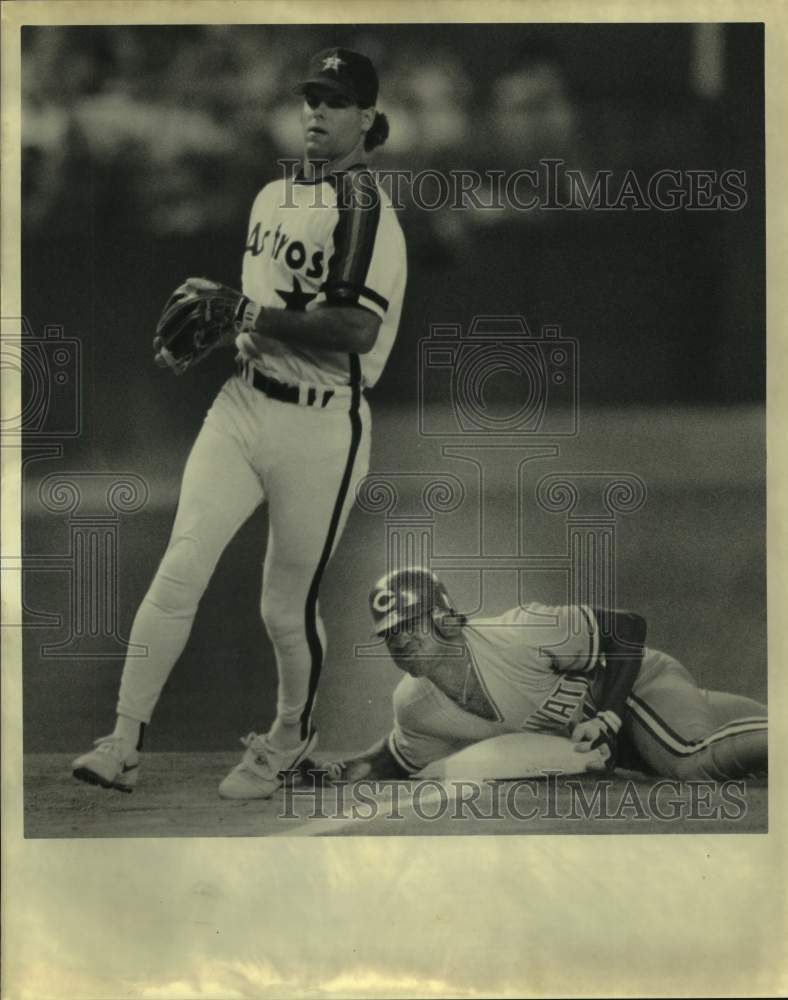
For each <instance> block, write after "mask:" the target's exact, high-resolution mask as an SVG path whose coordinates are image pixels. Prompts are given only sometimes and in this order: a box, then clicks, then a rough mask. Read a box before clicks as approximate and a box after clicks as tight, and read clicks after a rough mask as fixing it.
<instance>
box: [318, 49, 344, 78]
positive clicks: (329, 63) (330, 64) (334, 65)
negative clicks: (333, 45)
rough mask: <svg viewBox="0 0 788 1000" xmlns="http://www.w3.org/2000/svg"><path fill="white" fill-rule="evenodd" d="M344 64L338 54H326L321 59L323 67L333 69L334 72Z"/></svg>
mask: <svg viewBox="0 0 788 1000" xmlns="http://www.w3.org/2000/svg"><path fill="white" fill-rule="evenodd" d="M344 65H345V60H344V59H340V58H339V56H338V55H336V54H334V55H333V56H326V58H325V59H324V60H323V69H333V71H334V72H335V73H338V72H339V67H340V66H344Z"/></svg>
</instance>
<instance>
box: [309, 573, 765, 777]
mask: <svg viewBox="0 0 788 1000" xmlns="http://www.w3.org/2000/svg"><path fill="white" fill-rule="evenodd" d="M370 605H371V610H372V617H373V620H374V622H375V631H376V633H377V634H378V635H380V636H382V637H383V638H384V639H385V642H386V645H387V647H388V650H389V653H390V654H391V657H392V659H393V660H394V663H395V664H396V665H397V666H398V667H399V668H400V670H402V671H404V673H405V674H406V675H407V676H405V677H403V678H402V680H401V681H400V683H399V684H398V685H397V688H396V689H395V691H394V696H393V704H394V726H393V728H392V731H391V733H390V734H389V735H388V736H387V737H384V738H383V739H382V740H380V741H379V742H378V743H376V744H375V745H374V746H373V747H371V748H370V749H369V750H367V751H365V752H364V753H361V754H358V755H357V756H355V757H352V758H349V759H347V760H344V761H333V762H328V763H323V764H318V765H314V764H312V762H311V761H306V762H305V763H304V768H305V769H307V770H308V769H310V768H312V767H315V768H317V769H318V770H324V771H325V772H326V773H327V774H328V776H329V777H331V778H333V779H335V780H336V779H344V780H351V781H352V780H358V779H360V778H369V779H371V780H375V779H380V780H382V779H387V778H388V779H390V778H403V777H408V776H409V775H413V774H416V773H417V772H420V771H424V773H427V774H430V775H432V773H433V770H434V768H433V769H429V768H428V765H434V762H436V761H440V760H441V759H442V758H445V757H447V755H453V754H458V756H457V761H458V762H461V756H460V754H459V753H458V752H461V751H463V749H464V748H466V747H469V746H471V745H473V744H479V743H480V741H485V740H489V741H490V744H489V746H490V747H491V748H493V752H489V753H487V754H486V755H484V757H483V764H482V765H480V766H483V767H486V768H487V769H488V770H487V771H486V772H485V773H484V774H480V775H478V776H479V777H497V776H508V777H518V775H517V774H513V773H510V770H507V769H506V762H505V761H504V762H502V761H500V760H497V759H496V753H495V752H494V748H495V747H496V746H500V747H501V748H502V751H501V752H503V753H504V754H511V753H513V752H514V753H520V752H521V750H522V748H521V747H520V746H519V745H518V746H517V747H513V744H512V742H511V739H512V738H511V737H506V738H504V739H503V740H500V739H499V740H496V739H495V737H499V738H500V737H501V736H502V735H503V734H510V733H521V734H523V738H522V744H523V746H524V747H525V750H526V753H525V757H526V758H527V757H528V752H527V751H528V740H529V739H531V740H532V741H533V744H534V747H535V749H534V750H533V753H532V756H535V757H536V758H539V759H540V760H541V761H542V764H543V766H544V767H550V766H552V765H553V764H555V765H557V766H559V767H560V768H561V769H563V770H570V771H571V770H573V769H572V768H571V766H569V767H567V766H566V759H567V758H566V754H565V752H563V750H562V749H561V747H560V745H559V744H557V743H554V744H551V741H549V740H548V741H547V744H548V749H547V750H542V749H541V746H542V744H540V743H539V740H538V739H537V738H535V734H551V735H552V736H561V737H564V738H566V739H571V741H572V742H573V744H574V749H575V751H577V752H580V753H584V754H588V753H589V752H591V751H594V750H597V749H599V748H600V747H601V748H603V749H604V750H605V753H604V761H605V764H606V767H607V769H612V768H613V767H614V766H615V765H616V763H617V762H618V763H621V764H624V765H625V766H627V767H630V768H635V769H638V770H643V771H646V772H649V773H652V774H658V775H661V776H664V777H669V778H674V779H678V780H690V779H714V780H719V781H724V780H727V779H735V778H741V777H745V776H748V775H753V774H756V775H762V774H764V773H765V772H766V771H767V722H766V706H765V705H762V704H760V703H759V702H756V701H753V700H752V699H750V698H745V697H742V696H740V695H733V694H727V693H724V692H721V691H705V690H702V689H701V688H699V687H698V686H697V684H696V683H695V681H694V680H693V678H692V677H691V675H690V674H689V673H688V671H687V670H686V669H685V668H684V667H683V666H682V665H681V664H680V663H679V662H678V660H675V659H673V658H672V657H670V656H668V655H667V654H665V653H661V652H660V651H659V650H656V649H650V648H648V647H647V646H645V645H644V643H645V639H646V623H645V621H644V620H643V618H642V617H640V616H639V615H636V614H632V613H630V612H622V611H611V610H608V609H605V608H590V607H587V606H585V605H582V606H571V607H559V608H552V607H545V606H544V605H541V604H528V605H527V606H526V607H517V608H513V609H512V610H510V611H507V612H505V613H504V614H502V615H499V616H498V617H497V618H487V619H484V620H482V619H474V620H473V621H468V620H467V619H466V618H465V616H463V615H458V614H457V613H456V612H455V611H454V609H453V607H452V604H451V600H450V598H449V595H448V593H447V592H446V589H445V587H444V586H443V584H442V583H441V582H440V580H439V579H438V578H437V577H436V576H435V574H434V573H432V572H430V571H429V570H428V569H425V568H422V567H414V568H409V569H404V570H399V571H396V572H392V573H389V574H387V575H386V576H384V577H383V578H382V579H381V580H379V581H378V583H377V584H376V585H375V587H374V588H373V590H372V593H371V595H370ZM526 734H534V735H532V736H528V735H526ZM551 745H555V746H557V747H558V753H559V755H560V756H558V757H556V759H555V760H551V754H552V753H553V752H554V751H553V750H551V749H550V746H551ZM465 756H466V757H467V759H468V761H469V762H470V761H471V759H472V758H473V760H474V763H473V765H472V766H473V767H474V768H475V767H476V766H477V764H476V759H477V758H476V756H475V755H473V754H466V755H465ZM478 759H480V760H481V759H482V758H481V756H479V758H478ZM594 763H595V765H596V764H597V762H596V761H595V762H594ZM425 769H426V770H425ZM591 769H594V770H596V769H598V768H597V766H595V767H593V768H591ZM455 770H456V766H455ZM574 770H577V771H581V770H584V768H583V767H577V768H575V769H574ZM435 773H436V774H440V773H441V772H440V768H439V769H438V770H437V771H435ZM466 776H472V775H470V774H469V775H466Z"/></svg>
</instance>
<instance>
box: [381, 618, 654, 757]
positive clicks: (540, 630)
mask: <svg viewBox="0 0 788 1000" xmlns="http://www.w3.org/2000/svg"><path fill="white" fill-rule="evenodd" d="M463 633H464V636H465V639H466V642H467V645H468V650H469V653H470V657H471V664H472V665H471V669H472V670H473V671H474V673H475V675H476V679H477V681H478V684H479V686H480V687H481V688H482V690H483V691H484V694H485V695H486V698H487V701H488V702H489V705H490V706H491V708H492V713H493V714H494V718H489V719H485V718H481V717H479V716H478V715H474V714H472V713H470V712H467V711H465V710H464V709H463V708H461V707H460V706H459V705H458V704H457V703H455V702H454V701H452V699H451V698H449V697H448V695H446V694H444V693H443V692H442V691H441V690H440V689H439V688H437V687H436V686H435V685H434V684H433V683H432V681H430V680H428V679H427V678H425V677H419V678H414V677H411V676H410V675H406V676H405V677H403V679H402V680H401V681H400V683H399V684H398V685H397V687H396V689H395V691H394V696H393V704H394V729H393V731H392V734H391V736H390V738H389V746H390V748H391V750H392V753H393V754H394V756H395V757H396V758H397V759H398V760H399V761H400V763H401V764H403V766H405V767H407V768H408V769H409V770H413V769H415V768H417V767H422V766H424V765H425V764H426V763H428V762H429V761H431V760H435V759H436V758H437V757H441V756H444V755H445V754H446V753H448V752H451V750H454V749H458V748H459V747H461V746H463V745H468V744H470V743H475V742H477V741H478V740H482V739H487V738H489V737H491V736H500V735H501V734H503V733H511V732H546V733H552V734H555V735H561V736H568V735H570V734H571V731H572V729H573V728H574V726H575V725H577V724H578V723H579V722H582V721H583V719H584V718H588V717H590V716H591V715H593V714H594V713H595V712H596V710H597V702H598V698H599V694H600V691H601V687H602V684H603V679H604V654H601V655H600V650H599V629H598V625H597V621H596V618H595V616H594V613H593V611H592V610H591V608H589V607H587V606H586V605H582V606H568V607H548V606H546V605H543V604H537V603H533V604H528V605H526V606H525V607H516V608H512V609H511V610H509V611H506V612H505V613H504V614H502V615H498V616H497V617H495V618H485V619H475V620H473V621H471V622H470V623H469V624H468V625H467V626H466V627H465V628H464V630H463ZM667 659H668V658H667V657H666V656H665V654H663V653H661V652H660V651H659V650H651V649H648V648H646V650H645V651H644V656H643V665H642V667H641V670H640V673H639V676H638V680H637V681H636V684H635V690H636V691H637V690H638V688H639V687H640V686H642V685H646V684H647V683H648V681H649V680H650V679H651V678H652V676H653V675H654V674H655V672H659V671H660V670H661V669H662V666H663V661H665V660H667Z"/></svg>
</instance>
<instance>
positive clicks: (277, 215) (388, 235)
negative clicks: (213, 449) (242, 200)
mask: <svg viewBox="0 0 788 1000" xmlns="http://www.w3.org/2000/svg"><path fill="white" fill-rule="evenodd" d="M406 274H407V264H406V254H405V240H404V237H403V234H402V229H401V228H400V224H399V220H398V218H397V215H396V212H395V211H394V208H393V207H392V205H391V202H390V200H389V199H388V197H387V196H386V194H385V192H384V191H383V190H382V189H381V188H380V187H379V186H378V185H377V183H376V182H375V180H374V178H373V175H372V174H371V173H370V172H369V170H367V169H366V168H365V167H364V166H363V164H360V165H358V166H355V167H351V168H349V170H348V171H346V172H342V173H338V174H329V175H327V176H326V177H323V178H318V179H316V180H308V179H306V178H305V177H304V176H303V175H301V174H299V175H297V176H295V177H292V178H287V179H285V180H277V181H273V182H271V183H270V184H267V185H266V186H265V187H264V188H263V189H262V190H261V191H260V193H259V194H258V196H257V198H256V199H255V202H254V205H253V206H252V212H251V217H250V220H249V235H248V238H247V241H246V249H245V253H244V259H243V280H242V283H243V291H244V293H245V294H246V295H248V296H249V298H250V299H252V300H253V301H254V302H257V303H259V304H260V305H262V306H267V307H268V308H274V309H293V310H299V311H311V310H313V309H318V308H321V307H330V306H332V305H338V306H345V305H357V306H361V307H362V308H364V309H368V310H370V311H371V312H373V313H375V315H376V316H379V317H380V319H381V325H380V329H379V332H378V337H377V340H376V342H375V345H374V347H373V348H372V350H371V351H370V352H368V353H367V354H362V355H350V358H349V356H348V354H347V353H346V352H339V351H329V350H319V349H310V348H306V347H302V346H300V345H297V344H287V343H283V342H281V341H277V340H273V339H269V338H264V351H263V354H262V355H261V357H259V358H257V359H255V361H254V362H253V363H254V365H255V367H257V368H259V369H260V371H262V372H264V373H265V374H267V375H270V376H273V377H274V378H277V379H279V381H281V382H286V383H289V384H298V383H305V384H308V385H316V386H326V385H329V386H331V387H337V386H347V385H349V384H351V383H352V382H354V381H358V380H359V379H360V383H361V385H362V386H363V387H370V386H373V385H374V384H375V382H376V381H377V380H378V378H379V376H380V373H381V372H382V370H383V366H384V365H385V363H386V359H387V358H388V355H389V353H390V351H391V348H392V345H393V343H394V338H395V336H396V333H397V326H398V324H399V318H400V312H401V310H402V299H403V295H404V292H405V280H406ZM354 369H355V370H354Z"/></svg>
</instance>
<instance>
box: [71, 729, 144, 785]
mask: <svg viewBox="0 0 788 1000" xmlns="http://www.w3.org/2000/svg"><path fill="white" fill-rule="evenodd" d="M71 769H72V772H73V774H74V777H75V778H77V779H78V780H79V781H87V782H88V784H90V785H101V787H102V788H114V789H116V790H117V791H119V792H133V791H134V786H135V785H136V784H137V779H138V778H139V773H140V755H139V754H138V753H137V751H136V750H134V749H133V748H130V747H129V744H128V743H127V742H126V740H124V739H123V738H122V737H120V736H102V737H100V738H99V739H97V740H96V743H95V750H89V751H88V752H87V753H83V754H82V756H81V757H77V759H76V760H75V761H74V763H73V764H72V765H71Z"/></svg>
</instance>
